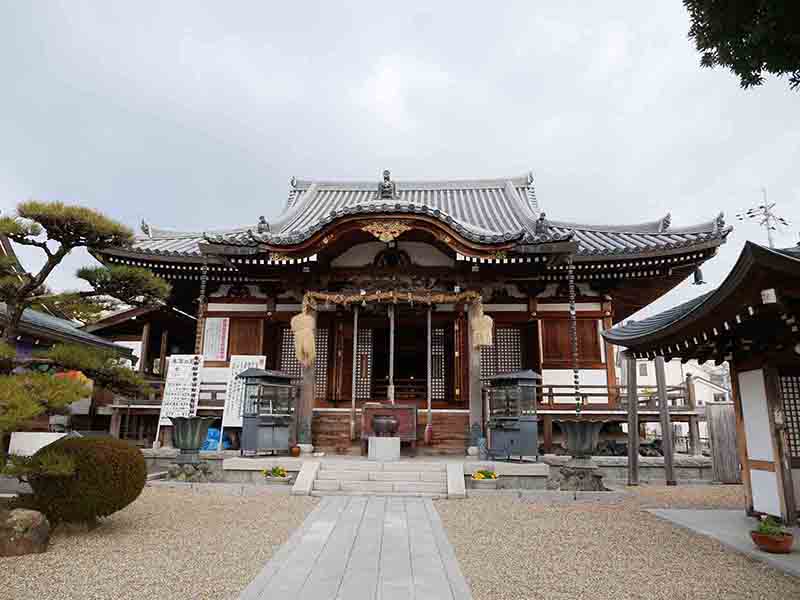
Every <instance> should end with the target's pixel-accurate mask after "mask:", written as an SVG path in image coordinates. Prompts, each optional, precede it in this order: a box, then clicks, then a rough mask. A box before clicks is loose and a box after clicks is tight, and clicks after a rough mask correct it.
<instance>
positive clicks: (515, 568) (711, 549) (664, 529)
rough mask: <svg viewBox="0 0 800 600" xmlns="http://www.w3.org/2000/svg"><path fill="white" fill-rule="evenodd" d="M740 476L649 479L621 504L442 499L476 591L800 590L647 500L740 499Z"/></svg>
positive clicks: (503, 594)
mask: <svg viewBox="0 0 800 600" xmlns="http://www.w3.org/2000/svg"><path fill="white" fill-rule="evenodd" d="M741 494H742V490H741V486H695V487H692V486H686V487H677V488H664V487H656V486H643V487H642V488H641V489H640V490H637V492H636V494H635V495H634V496H633V497H631V498H628V499H626V500H625V501H624V502H623V503H621V504H615V505H586V504H583V505H573V506H545V505H542V504H538V505H537V504H530V503H526V502H522V501H520V500H518V499H515V498H511V497H503V496H495V497H491V496H482V497H476V498H468V499H466V500H461V501H437V503H436V508H437V510H438V511H439V513H440V514H441V516H442V520H443V521H444V524H445V528H446V530H447V534H448V536H449V538H450V542H451V543H452V544H453V547H454V548H455V551H456V555H457V556H458V560H459V563H460V565H461V568H462V570H463V572H464V575H465V576H466V577H467V580H468V581H469V583H470V586H471V588H472V594H473V598H474V600H489V599H490V598H491V599H500V600H509V599H515V600H517V599H519V600H522V599H532V598H546V599H548V600H550V599H561V598H563V599H567V598H569V599H578V598H602V599H605V598H608V599H612V598H613V599H614V600H627V599H633V598H642V599H647V600H658V599H664V600H675V599H676V598H693V599H700V600H703V599H708V600H712V599H713V600H717V599H720V598H723V599H725V600H728V599H734V598H735V599H745V598H753V599H756V598H757V599H759V600H772V599H774V600H779V599H780V600H788V599H789V598H800V579H796V578H793V577H790V576H788V575H785V574H783V573H782V572H780V571H777V570H774V569H772V568H770V567H767V566H765V565H764V564H762V563H760V562H757V561H754V560H752V559H750V558H747V557H745V556H743V555H740V554H738V553H736V552H733V551H731V550H727V549H726V548H724V547H723V546H722V545H721V544H719V543H718V542H716V541H715V540H712V539H710V538H707V537H705V536H701V535H697V534H694V533H691V532H689V531H686V530H684V529H681V528H678V527H675V526H673V525H671V524H670V523H668V522H666V521H662V520H660V519H658V518H656V517H655V516H653V515H651V514H649V513H647V512H645V511H644V510H642V508H643V507H656V506H658V507H674V508H681V507H684V508H685V507H693V508H702V507H707V508H726V507H737V508H738V507H741V506H742V503H741Z"/></svg>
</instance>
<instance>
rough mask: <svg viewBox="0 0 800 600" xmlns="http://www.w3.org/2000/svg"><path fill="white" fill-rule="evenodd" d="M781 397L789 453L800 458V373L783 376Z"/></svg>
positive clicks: (795, 457)
mask: <svg viewBox="0 0 800 600" xmlns="http://www.w3.org/2000/svg"><path fill="white" fill-rule="evenodd" d="M781 397H782V398H783V414H784V417H785V419H786V437H787V438H788V439H789V454H790V455H791V457H792V458H793V459H800V375H782V376H781Z"/></svg>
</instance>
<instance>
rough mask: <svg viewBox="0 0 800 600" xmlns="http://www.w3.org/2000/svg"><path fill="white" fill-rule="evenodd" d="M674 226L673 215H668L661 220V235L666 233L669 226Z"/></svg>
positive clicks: (659, 229)
mask: <svg viewBox="0 0 800 600" xmlns="http://www.w3.org/2000/svg"><path fill="white" fill-rule="evenodd" d="M670 225H672V214H671V213H667V216H666V217H664V218H663V219H661V227H659V228H658V232H659V233H664V232H665V231H666V230H667V229H669V226H670Z"/></svg>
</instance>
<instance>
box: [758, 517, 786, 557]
mask: <svg viewBox="0 0 800 600" xmlns="http://www.w3.org/2000/svg"><path fill="white" fill-rule="evenodd" d="M750 537H751V538H752V539H753V543H755V545H756V546H757V547H758V549H759V550H761V551H763V552H771V553H772V554H789V552H791V551H792V544H793V543H794V536H793V535H792V534H791V532H789V531H787V530H786V529H785V528H784V526H783V525H781V523H780V521H778V520H777V519H776V518H775V517H769V516H765V517H762V518H761V520H760V521H759V522H758V526H757V527H756V528H755V529H754V530H753V531H751V532H750Z"/></svg>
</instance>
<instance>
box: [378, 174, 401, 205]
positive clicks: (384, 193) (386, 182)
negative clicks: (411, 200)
mask: <svg viewBox="0 0 800 600" xmlns="http://www.w3.org/2000/svg"><path fill="white" fill-rule="evenodd" d="M378 198H387V199H392V198H397V185H396V184H395V182H394V181H392V174H391V173H390V172H389V169H386V170H385V171H384V172H383V181H382V182H381V183H379V184H378Z"/></svg>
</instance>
